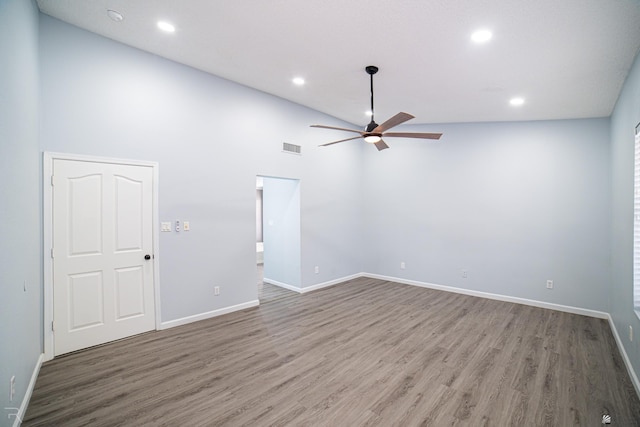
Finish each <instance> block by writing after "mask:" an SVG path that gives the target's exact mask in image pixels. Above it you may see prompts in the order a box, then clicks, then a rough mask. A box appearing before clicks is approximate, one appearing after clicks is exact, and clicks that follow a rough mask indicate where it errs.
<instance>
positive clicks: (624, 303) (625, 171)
mask: <svg viewBox="0 0 640 427" xmlns="http://www.w3.org/2000/svg"><path fill="white" fill-rule="evenodd" d="M638 122H640V58H638V57H636V61H635V64H634V66H633V68H632V69H631V72H630V73H629V76H628V77H627V80H626V82H625V84H624V86H623V88H622V92H621V93H620V97H619V98H618V102H617V104H616V107H615V109H614V112H613V115H612V116H611V183H612V186H611V188H612V203H611V207H612V222H611V227H612V230H613V232H612V244H611V266H612V268H611V272H612V274H611V291H610V295H611V317H612V318H613V321H614V323H615V325H616V329H617V330H618V332H619V335H620V339H621V340H622V343H623V345H624V347H625V350H626V352H627V354H628V356H629V359H630V360H631V363H632V364H633V367H634V370H635V371H636V373H637V374H638V373H640V348H639V344H638V341H639V340H640V321H639V320H638V317H637V316H636V314H635V313H634V312H633V154H634V153H633V145H634V128H635V126H636V125H637V124H638ZM629 325H631V326H633V330H634V333H635V341H633V342H632V341H629V332H628V331H629Z"/></svg>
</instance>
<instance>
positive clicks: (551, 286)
mask: <svg viewBox="0 0 640 427" xmlns="http://www.w3.org/2000/svg"><path fill="white" fill-rule="evenodd" d="M547 289H553V280H547Z"/></svg>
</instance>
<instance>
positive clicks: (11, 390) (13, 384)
mask: <svg viewBox="0 0 640 427" xmlns="http://www.w3.org/2000/svg"><path fill="white" fill-rule="evenodd" d="M9 384H10V388H9V402H13V396H15V395H16V376H15V375H13V376H12V377H11V380H10V381H9Z"/></svg>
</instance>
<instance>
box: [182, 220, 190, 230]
mask: <svg viewBox="0 0 640 427" xmlns="http://www.w3.org/2000/svg"><path fill="white" fill-rule="evenodd" d="M182 229H183V230H184V231H189V221H182Z"/></svg>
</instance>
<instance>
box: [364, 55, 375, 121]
mask: <svg viewBox="0 0 640 427" xmlns="http://www.w3.org/2000/svg"><path fill="white" fill-rule="evenodd" d="M365 71H366V72H367V74H369V77H370V78H371V122H370V123H369V124H368V125H367V127H366V128H365V132H371V131H372V130H374V129H375V128H377V127H378V124H377V123H376V122H375V120H374V111H373V75H374V74H375V73H377V72H378V67H376V66H375V65H368V66H367V67H365Z"/></svg>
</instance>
